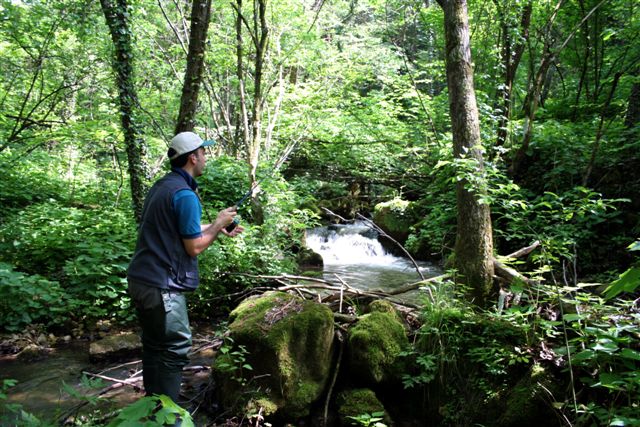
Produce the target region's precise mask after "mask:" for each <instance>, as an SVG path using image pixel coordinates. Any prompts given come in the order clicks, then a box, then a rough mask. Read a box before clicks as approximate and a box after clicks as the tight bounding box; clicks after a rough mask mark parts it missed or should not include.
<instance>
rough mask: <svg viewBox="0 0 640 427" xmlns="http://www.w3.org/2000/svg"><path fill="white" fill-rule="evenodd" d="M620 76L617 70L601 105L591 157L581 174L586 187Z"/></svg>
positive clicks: (583, 184)
mask: <svg viewBox="0 0 640 427" xmlns="http://www.w3.org/2000/svg"><path fill="white" fill-rule="evenodd" d="M620 77H622V73H621V72H618V73H616V74H615V76H614V77H613V83H611V90H610V91H609V96H607V100H606V101H605V103H604V105H603V106H602V110H601V111H600V121H599V123H598V131H597V132H596V139H595V141H594V142H593V147H592V148H591V157H590V158H589V163H588V164H587V167H586V169H585V171H584V174H583V176H582V186H583V187H586V186H587V185H589V178H590V177H591V172H592V171H593V167H594V165H595V164H596V156H597V154H598V150H599V149H600V141H601V140H602V136H603V134H604V120H605V117H606V116H607V110H609V106H610V105H611V100H612V99H613V94H614V93H615V91H616V88H617V87H618V82H619V81H620Z"/></svg>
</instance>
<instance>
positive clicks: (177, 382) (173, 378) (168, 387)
mask: <svg viewBox="0 0 640 427" xmlns="http://www.w3.org/2000/svg"><path fill="white" fill-rule="evenodd" d="M181 384H182V372H162V373H160V375H158V386H159V388H160V390H162V392H161V394H166V395H167V396H169V397H170V398H171V400H173V401H174V402H175V403H178V398H179V397H180V386H181Z"/></svg>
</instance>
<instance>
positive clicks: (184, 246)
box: [127, 132, 243, 402]
mask: <svg viewBox="0 0 640 427" xmlns="http://www.w3.org/2000/svg"><path fill="white" fill-rule="evenodd" d="M211 144H213V141H203V140H202V139H201V138H200V137H199V136H198V135H196V134H195V133H193V132H182V133H179V134H178V135H176V136H175V137H174V138H173V139H172V140H171V145H170V148H169V152H168V156H169V159H170V162H171V172H170V173H168V174H167V175H165V176H164V177H163V178H161V179H160V180H158V181H157V182H156V183H155V184H154V185H153V187H151V189H150V190H149V194H148V195H147V197H146V199H145V202H144V208H143V211H142V220H141V223H140V227H139V231H138V242H137V245H136V249H135V252H134V255H133V258H132V260H131V264H130V265H129V270H128V273H127V281H128V283H129V295H130V296H131V298H132V299H133V302H134V303H135V306H136V311H137V314H138V318H139V321H140V324H141V326H142V350H143V356H142V370H143V374H142V375H143V380H144V388H145V390H146V393H147V395H152V394H165V395H167V396H169V397H170V398H171V399H173V401H174V402H177V400H178V395H179V393H180V383H181V381H182V368H183V367H184V365H186V364H187V363H188V361H189V359H188V356H187V353H188V352H189V350H190V348H191V330H190V328H189V318H188V315H187V307H186V301H185V296H184V293H185V292H190V291H194V290H195V289H196V288H197V287H198V282H199V275H198V259H197V256H198V255H199V254H200V253H202V251H204V250H205V249H206V248H207V247H209V246H210V245H211V244H212V243H213V242H214V241H215V240H216V238H217V237H218V235H219V234H220V233H222V234H225V235H227V236H230V237H235V236H236V235H238V234H239V233H241V232H242V231H243V228H242V227H241V226H237V227H236V228H235V229H233V231H231V232H227V231H226V230H225V227H226V226H228V225H229V224H231V223H232V222H233V219H234V217H235V216H236V209H235V207H231V208H227V209H225V210H222V211H220V212H219V213H218V215H217V217H216V220H215V221H214V223H213V224H202V225H201V223H200V219H201V215H202V206H201V204H200V199H199V198H198V195H197V193H196V191H197V187H198V184H197V183H196V181H195V179H194V178H196V177H198V176H200V175H202V171H203V170H204V167H205V162H206V159H205V148H204V147H207V146H209V145H211Z"/></svg>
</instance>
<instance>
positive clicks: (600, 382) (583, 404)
mask: <svg viewBox="0 0 640 427" xmlns="http://www.w3.org/2000/svg"><path fill="white" fill-rule="evenodd" d="M563 302H564V303H565V304H569V305H571V306H573V307H575V312H570V313H567V314H565V315H564V316H563V322H564V326H565V327H566V328H568V329H569V330H570V331H571V332H570V334H569V336H570V338H569V340H568V346H566V347H563V346H557V347H556V348H555V351H556V352H557V353H558V354H561V355H565V356H566V357H567V359H568V361H570V364H569V365H568V366H567V367H568V368H569V369H573V370H574V376H575V377H576V379H577V382H576V383H575V384H573V386H574V387H576V388H578V387H580V388H583V387H584V389H585V392H586V393H588V395H590V396H591V399H588V398H587V399H585V400H582V399H581V400H580V401H578V402H577V405H576V406H577V408H578V413H577V414H576V415H577V416H578V420H579V422H580V423H587V422H594V421H595V422H597V424H599V425H622V424H619V423H620V420H625V421H624V422H625V423H626V424H624V425H636V424H638V423H640V417H638V408H640V374H639V372H640V352H639V351H638V349H637V348H636V347H637V346H636V343H637V330H638V315H637V313H636V312H635V311H636V310H635V309H634V304H633V303H632V302H629V301H624V300H620V301H617V302H615V303H614V304H605V301H604V300H603V299H602V298H599V297H597V296H594V295H590V294H588V293H585V292H583V291H578V292H576V293H575V295H574V296H573V297H570V296H569V295H566V296H565V297H564V298H563ZM572 311H573V310H572Z"/></svg>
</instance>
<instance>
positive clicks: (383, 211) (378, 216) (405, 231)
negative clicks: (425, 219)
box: [373, 199, 417, 255]
mask: <svg viewBox="0 0 640 427" xmlns="http://www.w3.org/2000/svg"><path fill="white" fill-rule="evenodd" d="M416 220H417V218H416V217H415V214H414V213H413V210H412V208H411V202H408V201H406V200H401V199H393V200H390V201H388V202H384V203H378V204H377V205H376V206H375V208H374V209H373V222H375V223H376V225H377V226H378V227H380V228H381V229H382V230H384V232H385V233H387V234H388V235H389V236H391V237H392V238H393V239H394V240H396V241H397V242H398V243H401V244H404V243H405V242H406V241H407V238H408V237H409V233H410V228H411V226H412V225H413V224H415V222H416ZM380 243H381V244H382V245H383V246H384V248H385V249H387V250H388V251H390V252H392V253H395V254H397V255H400V254H401V252H399V248H398V247H397V245H395V244H394V243H393V242H391V241H389V239H384V238H381V239H380Z"/></svg>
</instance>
